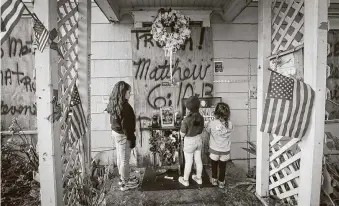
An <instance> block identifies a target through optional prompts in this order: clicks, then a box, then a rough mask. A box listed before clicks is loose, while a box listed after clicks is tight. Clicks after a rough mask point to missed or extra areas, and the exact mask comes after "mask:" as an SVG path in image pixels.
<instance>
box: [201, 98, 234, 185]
mask: <svg viewBox="0 0 339 206" xmlns="http://www.w3.org/2000/svg"><path fill="white" fill-rule="evenodd" d="M230 115H231V112H230V108H229V106H228V105H227V104H226V103H223V102H222V103H218V104H217V106H216V108H215V111H214V116H215V119H214V120H212V121H210V122H209V123H208V124H207V127H206V129H205V132H204V134H205V135H204V136H208V137H209V152H210V158H211V162H212V181H211V182H212V184H213V185H218V182H219V187H220V188H224V187H225V172H226V161H227V160H229V159H230V150H231V137H230V134H231V132H232V131H233V129H234V127H233V124H232V122H231V121H230V120H229V119H230ZM218 168H219V178H218ZM217 179H218V180H219V181H218V180H217Z"/></svg>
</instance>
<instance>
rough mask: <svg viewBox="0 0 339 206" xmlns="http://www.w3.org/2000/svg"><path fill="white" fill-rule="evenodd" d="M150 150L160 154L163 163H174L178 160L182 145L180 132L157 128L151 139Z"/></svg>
mask: <svg viewBox="0 0 339 206" xmlns="http://www.w3.org/2000/svg"><path fill="white" fill-rule="evenodd" d="M149 143H150V146H151V147H150V151H151V152H152V153H154V154H158V155H159V158H160V163H161V165H168V166H169V165H174V164H175V163H176V162H177V160H178V156H179V154H178V149H179V146H180V142H179V132H178V131H174V130H155V131H153V135H152V136H151V137H150V139H149Z"/></svg>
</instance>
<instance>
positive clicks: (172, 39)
mask: <svg viewBox="0 0 339 206" xmlns="http://www.w3.org/2000/svg"><path fill="white" fill-rule="evenodd" d="M166 27H170V28H171V31H172V32H171V33H169V32H167V30H166ZM151 34H152V35H153V39H154V40H155V41H157V42H158V43H159V44H160V45H161V46H164V49H165V52H166V53H165V54H166V55H167V56H168V55H169V52H173V53H174V52H176V51H177V50H178V49H180V47H181V46H182V45H183V44H184V43H185V41H186V39H188V38H189V37H190V35H191V30H190V29H189V17H187V16H185V15H183V14H181V13H180V12H179V11H176V10H172V9H169V10H165V9H163V8H162V9H160V10H159V13H158V16H157V17H156V18H155V20H154V22H153V24H152V29H151Z"/></svg>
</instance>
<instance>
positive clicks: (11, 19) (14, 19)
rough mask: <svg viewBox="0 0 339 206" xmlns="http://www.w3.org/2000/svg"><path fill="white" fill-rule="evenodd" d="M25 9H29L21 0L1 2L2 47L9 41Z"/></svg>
mask: <svg viewBox="0 0 339 206" xmlns="http://www.w3.org/2000/svg"><path fill="white" fill-rule="evenodd" d="M25 9H27V7H26V6H25V4H24V3H22V1H21V0H15V1H12V0H3V1H1V45H2V44H3V43H4V42H5V41H6V40H7V38H8V37H9V35H10V34H11V32H12V30H13V28H14V27H15V26H16V24H17V23H18V22H19V20H20V18H21V15H22V13H23V12H24V10H25ZM27 10H28V9H27ZM28 11H29V10H28Z"/></svg>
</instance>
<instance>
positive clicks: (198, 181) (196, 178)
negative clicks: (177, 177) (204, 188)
mask: <svg viewBox="0 0 339 206" xmlns="http://www.w3.org/2000/svg"><path fill="white" fill-rule="evenodd" d="M192 179H193V180H194V181H195V182H196V183H198V184H199V185H201V184H202V179H201V178H198V177H197V175H192Z"/></svg>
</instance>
